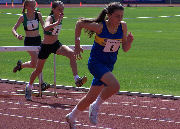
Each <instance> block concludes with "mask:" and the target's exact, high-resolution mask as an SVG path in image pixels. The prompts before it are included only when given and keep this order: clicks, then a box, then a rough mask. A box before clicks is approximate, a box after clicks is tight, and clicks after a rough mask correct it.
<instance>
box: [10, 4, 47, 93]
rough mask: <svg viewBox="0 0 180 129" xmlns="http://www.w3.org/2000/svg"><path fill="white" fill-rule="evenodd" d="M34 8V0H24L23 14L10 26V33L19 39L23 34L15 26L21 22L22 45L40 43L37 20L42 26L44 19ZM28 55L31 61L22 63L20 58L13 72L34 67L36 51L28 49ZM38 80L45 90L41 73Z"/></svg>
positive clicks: (45, 86) (38, 44) (36, 44)
mask: <svg viewBox="0 0 180 129" xmlns="http://www.w3.org/2000/svg"><path fill="white" fill-rule="evenodd" d="M35 8H36V1H35V0H25V1H24V7H23V11H22V13H23V15H22V16H20V17H19V19H18V21H17V23H16V24H15V26H14V27H13V28H12V33H13V34H14V36H15V37H16V38H17V39H19V40H23V36H22V35H21V34H18V33H17V31H16V30H17V28H18V27H19V26H20V25H21V23H23V26H24V31H25V39H24V46H40V44H41V36H40V33H39V22H40V23H41V26H42V28H43V26H44V21H43V19H42V15H41V13H40V12H39V11H36V10H35ZM28 53H29V55H30V56H31V61H28V62H25V63H22V62H21V61H20V60H19V61H18V62H17V65H16V66H15V67H14V68H13V72H14V73H16V72H17V71H18V70H19V71H20V70H21V69H23V68H35V67H36V64H37V56H38V53H37V52H34V51H28ZM40 75H41V76H40V78H41V79H40V80H41V81H42V82H41V84H42V85H41V87H42V90H46V88H47V84H46V83H44V82H43V77H42V74H40Z"/></svg>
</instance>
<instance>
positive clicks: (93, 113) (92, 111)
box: [89, 104, 98, 125]
mask: <svg viewBox="0 0 180 129" xmlns="http://www.w3.org/2000/svg"><path fill="white" fill-rule="evenodd" d="M97 115H98V109H97V108H95V107H94V105H93V104H91V105H90V106H89V120H90V122H91V123H92V124H93V125H96V124H97Z"/></svg>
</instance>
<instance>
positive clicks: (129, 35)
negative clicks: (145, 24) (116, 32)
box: [127, 32, 134, 44]
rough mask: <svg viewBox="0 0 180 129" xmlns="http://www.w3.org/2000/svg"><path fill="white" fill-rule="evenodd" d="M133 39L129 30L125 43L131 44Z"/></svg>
mask: <svg viewBox="0 0 180 129" xmlns="http://www.w3.org/2000/svg"><path fill="white" fill-rule="evenodd" d="M133 40H134V36H133V35H132V33H131V32H129V34H128V36H127V44H131V43H132V42H133Z"/></svg>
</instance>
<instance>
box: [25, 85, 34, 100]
mask: <svg viewBox="0 0 180 129" xmlns="http://www.w3.org/2000/svg"><path fill="white" fill-rule="evenodd" d="M31 94H32V90H31V89H29V88H28V84H27V85H26V88H25V98H26V100H27V101H32V99H31Z"/></svg>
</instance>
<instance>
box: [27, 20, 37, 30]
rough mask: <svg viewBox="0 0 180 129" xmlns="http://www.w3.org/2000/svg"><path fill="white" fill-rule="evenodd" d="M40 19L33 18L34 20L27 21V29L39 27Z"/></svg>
mask: <svg viewBox="0 0 180 129" xmlns="http://www.w3.org/2000/svg"><path fill="white" fill-rule="evenodd" d="M38 24H39V23H38V21H37V20H32V21H27V29H28V30H34V29H37V28H38Z"/></svg>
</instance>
